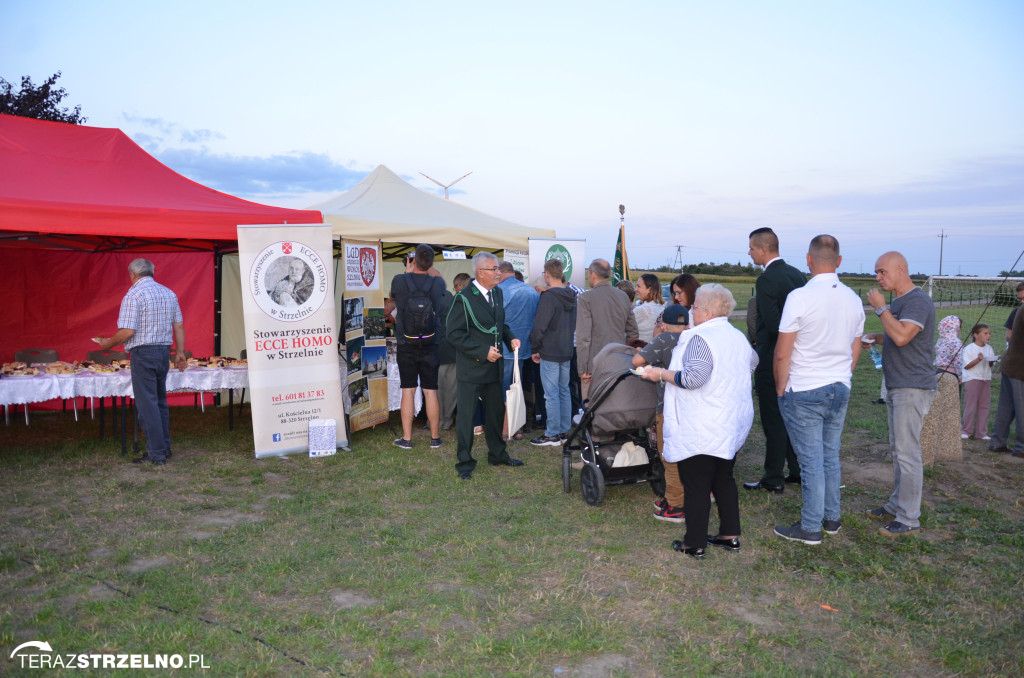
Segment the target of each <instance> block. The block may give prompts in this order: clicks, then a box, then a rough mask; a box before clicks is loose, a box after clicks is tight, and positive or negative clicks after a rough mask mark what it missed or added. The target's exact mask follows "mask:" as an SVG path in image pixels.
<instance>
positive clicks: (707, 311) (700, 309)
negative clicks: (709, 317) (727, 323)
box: [690, 306, 711, 313]
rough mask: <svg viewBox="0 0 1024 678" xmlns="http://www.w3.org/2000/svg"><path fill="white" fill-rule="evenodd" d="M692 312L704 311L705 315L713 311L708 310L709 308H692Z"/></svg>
mask: <svg viewBox="0 0 1024 678" xmlns="http://www.w3.org/2000/svg"><path fill="white" fill-rule="evenodd" d="M690 310H691V311H704V312H705V313H710V312H711V309H710V308H708V307H707V306H691V307H690Z"/></svg>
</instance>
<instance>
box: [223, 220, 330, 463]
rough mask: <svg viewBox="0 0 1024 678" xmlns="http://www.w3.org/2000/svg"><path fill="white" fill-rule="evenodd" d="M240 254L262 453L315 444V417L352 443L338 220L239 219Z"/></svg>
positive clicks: (256, 437) (251, 381) (301, 449)
mask: <svg viewBox="0 0 1024 678" xmlns="http://www.w3.org/2000/svg"><path fill="white" fill-rule="evenodd" d="M238 258H239V268H240V271H241V278H242V308H243V313H244V319H245V345H246V351H247V354H248V359H249V394H250V395H249V399H250V402H251V404H252V434H253V443H254V445H255V448H256V457H257V458H259V457H269V456H280V455H284V454H289V453H293V452H306V451H308V449H309V437H308V422H309V420H310V419H334V420H336V421H337V434H336V435H337V443H338V446H339V447H341V446H345V445H347V442H348V439H347V435H346V433H345V415H344V412H343V411H342V402H341V373H340V371H339V370H338V347H337V341H338V328H337V327H336V326H335V324H336V323H335V314H334V278H333V264H332V243H331V226H330V224H315V225H308V226H291V225H287V226H278V225H270V226H268V225H257V226H239V227H238Z"/></svg>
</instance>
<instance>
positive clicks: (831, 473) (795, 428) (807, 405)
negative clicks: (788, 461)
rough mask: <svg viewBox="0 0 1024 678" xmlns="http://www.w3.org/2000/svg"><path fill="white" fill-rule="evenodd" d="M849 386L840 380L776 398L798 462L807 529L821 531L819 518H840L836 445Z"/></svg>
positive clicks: (802, 513) (801, 521)
mask: <svg viewBox="0 0 1024 678" xmlns="http://www.w3.org/2000/svg"><path fill="white" fill-rule="evenodd" d="M849 401H850V389H849V388H847V386H846V385H845V384H841V383H839V382H836V383H832V384H828V385H826V386H820V387H818V388H815V389H811V390H809V391H787V392H786V393H785V394H783V396H782V397H781V398H779V410H780V411H781V412H782V419H783V420H784V421H785V422H786V432H787V433H788V434H789V440H790V442H792V443H793V450H794V451H795V452H796V458H797V461H799V463H800V479H801V487H800V489H801V492H802V493H803V508H801V510H800V524H801V527H803V529H804V530H805V531H806V532H821V522H822V520H839V486H840V484H841V483H842V478H841V472H840V467H839V448H840V445H841V440H842V436H843V423H844V422H845V421H846V405H847V403H848V402H849Z"/></svg>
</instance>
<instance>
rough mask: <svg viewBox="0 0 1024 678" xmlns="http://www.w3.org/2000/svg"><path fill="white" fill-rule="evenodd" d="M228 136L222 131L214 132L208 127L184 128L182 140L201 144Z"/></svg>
mask: <svg viewBox="0 0 1024 678" xmlns="http://www.w3.org/2000/svg"><path fill="white" fill-rule="evenodd" d="M224 138H226V137H225V136H224V135H223V134H221V133H220V132H214V131H213V130H208V129H197V130H188V129H186V130H182V131H181V140H182V141H183V142H185V143H186V144H200V143H203V142H205V141H210V140H211V139H224Z"/></svg>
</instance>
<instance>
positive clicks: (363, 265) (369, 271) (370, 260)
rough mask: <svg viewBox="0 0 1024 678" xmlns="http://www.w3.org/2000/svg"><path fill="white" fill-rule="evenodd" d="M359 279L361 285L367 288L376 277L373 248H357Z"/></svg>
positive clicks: (375, 258) (374, 249) (375, 256)
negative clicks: (361, 282)
mask: <svg viewBox="0 0 1024 678" xmlns="http://www.w3.org/2000/svg"><path fill="white" fill-rule="evenodd" d="M359 277H360V278H362V279H363V285H365V286H366V287H369V286H370V284H371V283H373V279H374V278H376V277H377V249H376V248H374V247H360V248H359Z"/></svg>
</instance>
